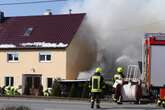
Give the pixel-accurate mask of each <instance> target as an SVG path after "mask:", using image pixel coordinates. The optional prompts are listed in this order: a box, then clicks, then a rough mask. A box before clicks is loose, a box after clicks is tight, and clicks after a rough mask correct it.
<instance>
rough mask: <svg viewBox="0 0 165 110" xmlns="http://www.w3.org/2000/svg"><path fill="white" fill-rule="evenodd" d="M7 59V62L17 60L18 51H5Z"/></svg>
mask: <svg viewBox="0 0 165 110" xmlns="http://www.w3.org/2000/svg"><path fill="white" fill-rule="evenodd" d="M7 61H9V62H12V61H18V53H16V52H11V53H7Z"/></svg>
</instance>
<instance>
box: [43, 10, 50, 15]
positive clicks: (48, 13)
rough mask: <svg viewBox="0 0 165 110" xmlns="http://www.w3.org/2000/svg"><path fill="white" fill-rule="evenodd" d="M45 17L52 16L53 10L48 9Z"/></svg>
mask: <svg viewBox="0 0 165 110" xmlns="http://www.w3.org/2000/svg"><path fill="white" fill-rule="evenodd" d="M43 15H52V11H51V9H47V10H46V11H45V12H44V14H43Z"/></svg>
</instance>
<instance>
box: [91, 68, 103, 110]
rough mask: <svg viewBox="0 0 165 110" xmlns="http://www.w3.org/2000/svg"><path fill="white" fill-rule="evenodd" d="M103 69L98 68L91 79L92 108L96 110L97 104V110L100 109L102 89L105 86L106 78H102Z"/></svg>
mask: <svg viewBox="0 0 165 110" xmlns="http://www.w3.org/2000/svg"><path fill="white" fill-rule="evenodd" d="M101 72H102V69H101V68H96V71H95V73H94V74H93V75H92V76H91V78H90V85H89V86H90V89H91V108H94V104H95V102H96V108H100V99H101V95H102V88H103V86H104V78H103V77H102V76H101Z"/></svg>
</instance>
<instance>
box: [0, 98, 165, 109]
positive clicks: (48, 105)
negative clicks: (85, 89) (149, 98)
mask: <svg viewBox="0 0 165 110" xmlns="http://www.w3.org/2000/svg"><path fill="white" fill-rule="evenodd" d="M20 105H24V106H28V107H30V108H31V109H32V110H92V109H90V105H89V102H88V101H78V100H63V99H57V100H48V99H47V100H43V99H15V98H14V99H12V98H9V99H6V98H0V108H1V107H5V106H20ZM101 107H102V108H101V110H161V109H162V110H163V108H159V107H157V106H156V105H155V104H142V105H136V104H130V103H128V102H127V103H123V104H122V105H117V104H115V103H110V102H103V103H102V104H101Z"/></svg>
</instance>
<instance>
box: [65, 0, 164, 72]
mask: <svg viewBox="0 0 165 110" xmlns="http://www.w3.org/2000/svg"><path fill="white" fill-rule="evenodd" d="M164 5H165V1H164V0H83V1H80V0H73V2H71V3H70V4H68V5H67V7H65V9H63V10H62V11H63V12H65V13H68V10H69V9H72V13H82V12H84V13H87V16H86V19H85V20H86V21H85V22H86V23H85V24H86V25H85V28H84V31H85V30H88V33H86V35H85V36H88V37H90V38H91V39H92V41H91V42H96V43H97V51H98V58H97V63H99V64H101V65H103V67H104V68H105V69H106V70H107V72H112V70H114V69H115V67H116V65H123V66H124V67H126V66H127V64H137V62H138V61H139V60H141V56H142V55H141V54H142V39H143V38H144V34H145V33H146V32H164V31H165V14H164V10H165V8H164ZM89 30H90V31H89ZM84 34H85V32H84ZM91 45H92V43H91Z"/></svg>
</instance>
